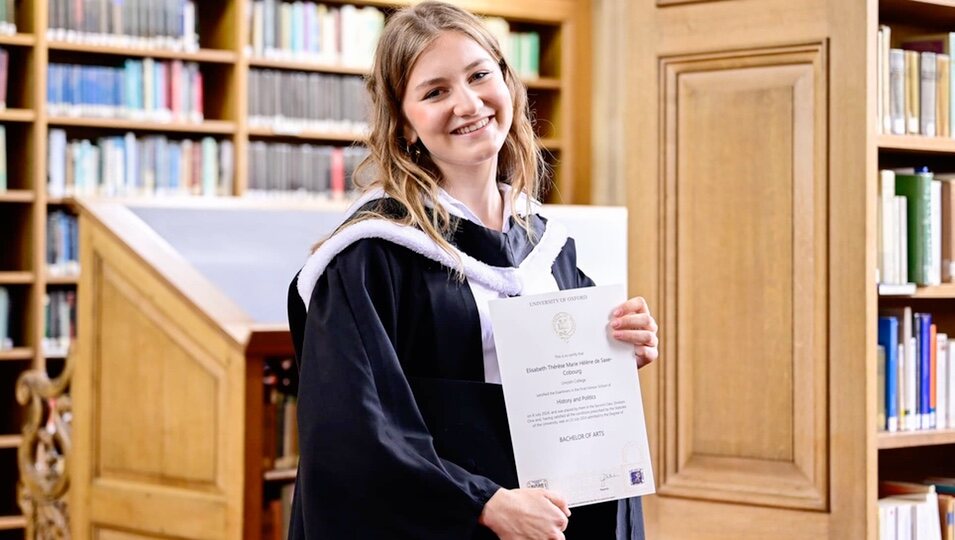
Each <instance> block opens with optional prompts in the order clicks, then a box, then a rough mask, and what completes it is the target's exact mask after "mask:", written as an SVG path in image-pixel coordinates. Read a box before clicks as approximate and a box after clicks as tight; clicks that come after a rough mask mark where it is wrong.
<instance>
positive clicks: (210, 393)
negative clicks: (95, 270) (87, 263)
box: [94, 265, 223, 485]
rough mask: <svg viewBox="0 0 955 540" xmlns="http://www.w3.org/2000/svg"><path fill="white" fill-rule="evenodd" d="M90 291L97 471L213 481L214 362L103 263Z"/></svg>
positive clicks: (218, 369) (216, 390)
mask: <svg viewBox="0 0 955 540" xmlns="http://www.w3.org/2000/svg"><path fill="white" fill-rule="evenodd" d="M95 294H96V295H97V299H96V300H97V304H98V305H99V307H100V309H99V312H98V313H97V320H96V321H95V322H94V324H95V325H96V326H97V327H98V328H102V329H108V331H104V332H102V333H101V334H100V335H99V336H98V344H97V350H98V352H99V354H98V355H97V362H98V365H97V371H99V373H100V386H99V388H98V390H99V392H98V405H99V406H98V409H97V415H96V422H97V424H98V425H99V426H100V430H99V440H98V442H97V447H98V449H99V453H98V455H99V460H98V464H97V466H98V470H99V474H100V475H103V476H111V475H115V474H121V475H124V476H128V475H132V476H138V475H146V476H148V477H153V478H154V479H156V480H160V479H161V480H162V481H164V482H169V481H181V482H185V483H200V484H210V485H212V484H214V483H215V481H216V477H217V467H216V453H217V448H216V443H217V442H218V441H219V440H220V439H219V437H218V434H219V431H220V430H219V428H218V425H217V417H218V416H219V415H221V414H222V411H221V410H219V408H218V406H217V405H218V402H219V394H220V392H221V389H220V388H219V384H218V380H219V379H221V378H222V377H223V373H222V369H221V367H219V366H216V365H215V362H214V361H212V360H211V359H209V358H208V353H207V352H206V351H204V350H203V349H202V347H201V346H200V345H199V344H198V343H196V342H195V341H192V340H191V339H189V338H188V337H187V336H185V335H184V334H183V333H182V332H181V331H178V330H177V328H176V324H175V323H174V322H173V321H171V320H169V319H168V318H167V317H166V316H164V315H163V314H162V313H161V312H160V311H158V310H157V309H156V306H155V305H153V303H152V302H151V301H150V300H149V299H148V298H147V297H145V296H144V295H143V294H141V293H140V292H138V291H137V290H136V289H135V288H134V287H133V286H132V285H131V284H130V283H128V282H127V281H126V280H125V279H123V277H122V276H120V275H118V274H117V273H115V272H113V271H112V269H111V267H110V266H108V265H103V266H102V275H101V276H99V286H98V287H97V288H96V291H95ZM130 381H135V382H133V383H130ZM130 440H133V441H135V443H134V444H130V443H129V441H130ZM119 441H126V443H125V444H118V442H119Z"/></svg>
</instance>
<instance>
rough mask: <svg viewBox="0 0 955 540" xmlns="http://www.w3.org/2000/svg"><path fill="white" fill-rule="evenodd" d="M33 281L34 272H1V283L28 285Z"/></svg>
mask: <svg viewBox="0 0 955 540" xmlns="http://www.w3.org/2000/svg"><path fill="white" fill-rule="evenodd" d="M30 283H33V272H0V285H28V284H30Z"/></svg>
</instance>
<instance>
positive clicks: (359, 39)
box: [249, 0, 385, 69]
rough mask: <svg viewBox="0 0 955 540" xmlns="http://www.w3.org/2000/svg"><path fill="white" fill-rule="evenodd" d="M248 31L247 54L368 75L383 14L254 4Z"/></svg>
mask: <svg viewBox="0 0 955 540" xmlns="http://www.w3.org/2000/svg"><path fill="white" fill-rule="evenodd" d="M249 15H250V17H251V21H250V25H249V31H250V35H249V44H250V53H251V54H252V55H253V56H256V57H264V58H282V59H294V60H302V61H308V62H317V63H321V64H330V65H341V66H345V67H353V68H358V69H369V68H370V67H371V63H372V57H373V56H374V54H375V47H376V46H377V44H378V38H379V37H380V36H381V31H382V28H384V25H385V14H384V13H383V12H382V11H381V10H379V9H378V8H375V7H372V6H365V7H360V8H359V7H355V6H353V5H343V6H335V5H326V4H318V3H315V2H300V1H297V2H280V1H276V0H256V1H255V2H253V3H252V10H251V12H250V14H249Z"/></svg>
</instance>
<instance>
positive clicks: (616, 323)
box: [610, 319, 620, 328]
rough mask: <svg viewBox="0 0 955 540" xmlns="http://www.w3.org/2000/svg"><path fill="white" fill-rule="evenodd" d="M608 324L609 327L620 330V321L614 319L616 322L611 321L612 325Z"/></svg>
mask: <svg viewBox="0 0 955 540" xmlns="http://www.w3.org/2000/svg"><path fill="white" fill-rule="evenodd" d="M610 324H611V326H613V327H614V328H620V319H616V320H614V321H613V322H612V323H610Z"/></svg>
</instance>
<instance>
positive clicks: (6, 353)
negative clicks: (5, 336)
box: [0, 347, 33, 361]
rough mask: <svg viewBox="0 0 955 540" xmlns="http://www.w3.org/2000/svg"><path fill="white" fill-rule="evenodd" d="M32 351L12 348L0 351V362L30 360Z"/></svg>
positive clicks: (28, 348) (30, 349) (25, 348)
mask: <svg viewBox="0 0 955 540" xmlns="http://www.w3.org/2000/svg"><path fill="white" fill-rule="evenodd" d="M32 359H33V349H32V348H30V347H14V348H12V349H3V350H0V361H5V360H10V361H18V360H32Z"/></svg>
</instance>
